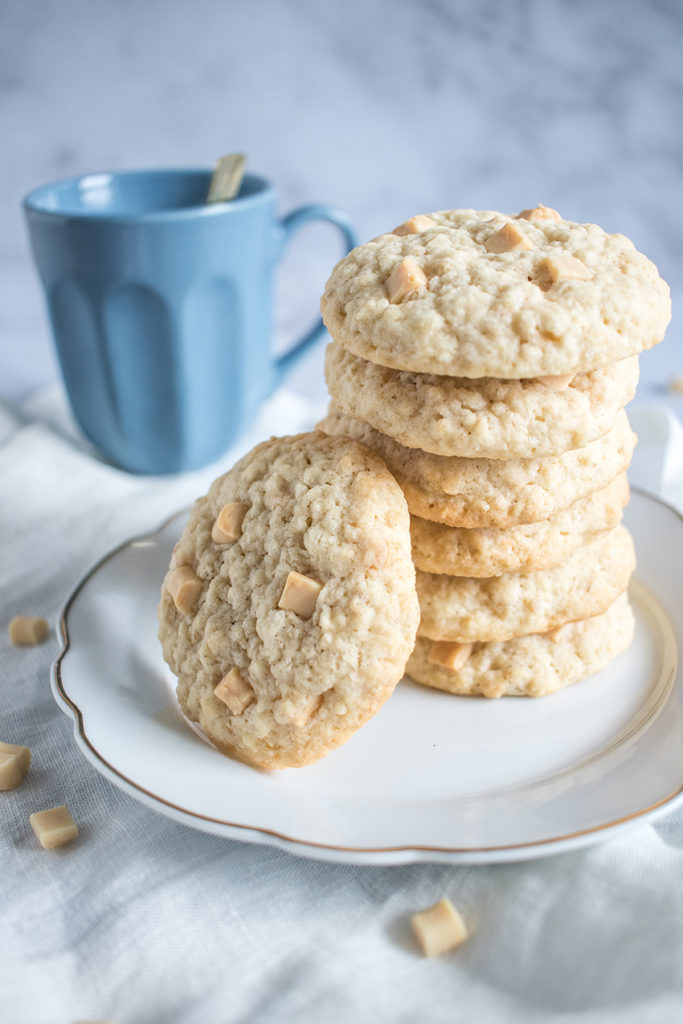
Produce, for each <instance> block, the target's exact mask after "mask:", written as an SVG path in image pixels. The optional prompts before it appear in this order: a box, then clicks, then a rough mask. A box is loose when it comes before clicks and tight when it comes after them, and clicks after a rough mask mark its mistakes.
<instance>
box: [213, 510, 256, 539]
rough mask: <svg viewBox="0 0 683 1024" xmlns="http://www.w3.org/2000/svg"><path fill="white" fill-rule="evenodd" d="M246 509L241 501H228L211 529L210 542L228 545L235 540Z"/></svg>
mask: <svg viewBox="0 0 683 1024" xmlns="http://www.w3.org/2000/svg"><path fill="white" fill-rule="evenodd" d="M248 508H249V506H248V505H244V504H243V503H242V502H241V501H229V502H228V504H227V505H224V506H223V508H222V509H221V510H220V512H219V513H218V515H217V516H216V521H215V523H214V524H213V527H212V529H211V540H212V541H213V542H214V543H215V544H230V543H231V542H232V541H234V540H237V538H238V537H239V535H240V533H241V532H242V520H243V519H244V517H245V515H246V512H247V509H248Z"/></svg>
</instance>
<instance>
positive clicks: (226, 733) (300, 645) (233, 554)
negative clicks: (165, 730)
mask: <svg viewBox="0 0 683 1024" xmlns="http://www.w3.org/2000/svg"><path fill="white" fill-rule="evenodd" d="M414 579H415V574H414V568H413V564H412V560H411V553H410V533H409V520H408V510H407V508H406V503H405V500H404V498H403V495H402V494H401V491H400V489H399V487H398V485H397V484H396V482H395V481H394V479H393V478H392V477H391V475H390V474H389V472H388V471H387V469H386V467H385V466H384V465H383V463H382V462H381V461H380V459H379V458H377V457H376V456H375V455H373V454H372V453H371V452H369V451H367V449H365V448H363V447H362V446H361V445H359V444H357V443H356V442H354V441H350V440H346V439H341V438H330V437H326V436H325V435H323V434H321V433H319V432H318V433H314V434H303V435H300V436H298V437H289V438H275V439H272V440H271V441H268V442H266V443H264V444H262V445H259V446H258V447H257V448H255V449H254V450H253V451H252V452H250V453H249V454H248V455H246V456H245V457H244V458H243V459H242V460H241V461H240V462H239V463H237V465H236V466H235V467H234V468H233V469H231V470H230V471H229V472H228V473H226V474H225V475H224V476H222V477H220V478H219V479H218V480H216V481H215V482H214V483H213V484H212V486H211V488H210V490H209V492H208V494H207V495H206V496H205V497H202V498H200V499H199V500H198V501H197V503H196V504H195V506H194V508H193V509H192V511H191V513H190V517H189V521H188V523H187V526H186V528H185V530H184V532H183V535H182V537H181V539H180V541H179V543H178V544H177V545H176V548H175V551H174V554H173V560H172V562H171V566H170V569H169V571H168V574H167V576H166V578H165V580H164V584H163V587H162V597H161V604H160V608H159V618H160V630H159V637H160V640H161V642H162V646H163V652H164V657H165V659H166V661H167V662H168V664H169V665H170V667H171V669H172V671H173V672H174V673H175V674H176V675H177V676H178V700H179V702H180V706H181V708H182V710H183V711H184V712H185V714H186V715H187V717H188V718H190V719H191V720H192V721H195V722H198V723H199V725H200V726H201V728H202V730H203V731H204V733H205V734H206V736H207V737H208V738H209V739H210V740H211V741H212V742H213V743H214V745H215V746H216V747H217V748H218V749H219V750H221V751H222V752H224V753H227V754H230V755H233V756H236V757H238V758H240V759H242V760H244V761H247V762H249V763H251V764H254V765H259V766H262V767H265V768H284V767H288V766H295V765H304V764H309V763H311V762H313V761H316V760H317V759H318V758H320V757H323V756H324V755H325V754H327V753H329V752H330V751H331V750H333V749H335V748H336V747H338V746H339V745H340V744H342V743H343V742H344V741H345V740H347V739H348V738H349V737H350V736H351V735H352V734H353V733H354V732H355V731H356V730H357V729H359V728H360V727H361V726H362V725H363V724H364V723H365V722H366V721H367V720H368V719H369V718H370V717H371V716H372V715H374V714H375V713H376V712H377V711H378V710H379V708H380V707H381V705H382V704H383V703H384V701H385V700H386V699H387V697H389V695H390V694H391V693H392V691H393V689H394V687H395V686H396V683H397V682H398V680H399V679H400V678H401V676H402V674H403V670H404V667H405V663H406V661H407V658H408V656H409V654H410V651H411V649H412V646H413V641H414V638H415V632H416V628H417V623H418V617H419V612H418V605H417V598H416V594H415V585H414Z"/></svg>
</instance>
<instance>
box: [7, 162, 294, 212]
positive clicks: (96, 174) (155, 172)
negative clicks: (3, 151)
mask: <svg viewBox="0 0 683 1024" xmlns="http://www.w3.org/2000/svg"><path fill="white" fill-rule="evenodd" d="M212 174H213V168H212V167H151V168H143V169H137V170H136V169H129V170H122V171H89V172H88V173H87V174H76V175H73V176H72V177H68V178H58V179H56V180H55V181H50V182H46V183H45V184H44V185H39V186H38V187H37V188H34V189H31V191H30V192H28V193H27V194H26V195H25V196H24V198H23V200H22V206H23V207H24V210H26V211H27V212H29V213H31V214H38V215H39V216H43V217H50V218H52V217H54V218H61V219H65V218H66V219H69V220H84V221H100V222H109V223H113V222H116V223H134V224H140V223H148V222H158V221H163V222H167V221H176V220H188V219H194V218H197V217H219V216H222V215H225V214H229V213H230V212H231V210H234V209H235V208H237V207H239V208H240V209H243V208H244V207H249V206H254V205H257V204H258V203H260V202H263V200H264V199H268V198H273V197H274V195H275V190H274V187H273V185H272V184H271V182H270V181H269V180H268V179H267V178H265V177H263V175H260V174H245V175H244V182H249V183H250V184H251V185H253V186H254V189H255V191H252V192H249V193H248V194H247V195H243V196H241V195H237V196H235V198H234V199H231V200H229V202H225V203H206V204H204V205H200V204H197V205H195V206H183V207H177V208H171V209H168V210H145V211H140V212H135V213H132V212H126V211H117V210H107V209H106V208H105V209H102V210H86V209H84V210H78V209H74V208H71V209H55V208H54V207H52V208H50V207H48V206H46V205H45V199H46V197H47V196H48V195H49V194H53V193H54V191H55V190H56V189H60V188H61V189H65V188H68V187H73V186H76V187H78V186H81V185H82V184H83V183H84V182H86V181H87V180H88V179H89V178H94V179H97V178H105V177H106V178H109V179H114V178H135V177H137V178H154V177H160V176H164V177H182V176H188V175H192V176H195V175H204V176H208V178H209V179H210V178H211V175H212Z"/></svg>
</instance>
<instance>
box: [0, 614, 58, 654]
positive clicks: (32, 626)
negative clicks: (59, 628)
mask: <svg viewBox="0 0 683 1024" xmlns="http://www.w3.org/2000/svg"><path fill="white" fill-rule="evenodd" d="M49 628H50V627H49V626H48V624H47V622H46V621H45V619H41V618H34V617H33V616H31V615H15V616H14V618H13V619H12V620H11V621H10V624H9V629H8V633H9V638H10V640H11V641H12V643H13V644H16V645H17V646H22V647H23V646H27V645H29V644H39V643H40V641H41V640H44V639H45V637H46V636H47V631H48V630H49Z"/></svg>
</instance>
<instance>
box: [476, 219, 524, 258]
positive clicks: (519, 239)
mask: <svg viewBox="0 0 683 1024" xmlns="http://www.w3.org/2000/svg"><path fill="white" fill-rule="evenodd" d="M484 248H485V249H486V250H487V252H493V253H499V252H512V251H513V250H515V249H531V248H532V245H531V242H530V241H529V239H528V238H527V237H526V235H524V234H523V232H521V231H520V230H519V228H518V227H517V225H516V224H513V223H512V221H508V222H507V224H503V226H502V228H501V229H500V230H499V231H496V232H495V233H494V234H493V235H489V237H488V238H487V239H486V241H485V242H484Z"/></svg>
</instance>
